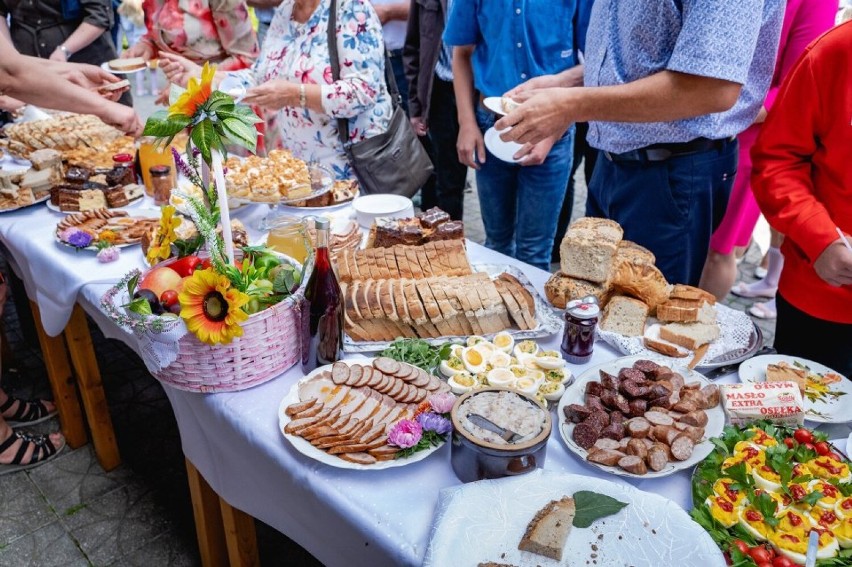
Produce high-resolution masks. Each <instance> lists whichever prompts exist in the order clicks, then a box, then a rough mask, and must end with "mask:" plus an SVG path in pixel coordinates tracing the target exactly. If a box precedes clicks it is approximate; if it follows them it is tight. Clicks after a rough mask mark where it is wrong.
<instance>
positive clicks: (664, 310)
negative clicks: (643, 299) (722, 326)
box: [657, 299, 716, 324]
mask: <svg viewBox="0 0 852 567" xmlns="http://www.w3.org/2000/svg"><path fill="white" fill-rule="evenodd" d="M657 319H659V320H660V321H664V322H670V323H707V324H712V323H715V322H716V308H715V307H713V306H712V305H710V304H709V303H707V302H706V301H704V300H703V299H702V300H699V301H696V302H695V305H677V304H671V303H670V301H664V302H663V303H661V304H659V305H657Z"/></svg>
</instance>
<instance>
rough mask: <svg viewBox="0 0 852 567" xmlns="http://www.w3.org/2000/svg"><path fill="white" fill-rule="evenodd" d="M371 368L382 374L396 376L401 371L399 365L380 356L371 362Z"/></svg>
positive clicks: (390, 359)
mask: <svg viewBox="0 0 852 567" xmlns="http://www.w3.org/2000/svg"><path fill="white" fill-rule="evenodd" d="M373 366H374V367H375V368H376V369H377V370H378V371H379V372H381V373H382V374H391V375H393V374H396V373H397V372H399V371H400V370H401V368H400V363H399V362H397V361H396V360H394V359H392V358H388V357H386V356H380V357H378V358H377V359H375V360H374V361H373Z"/></svg>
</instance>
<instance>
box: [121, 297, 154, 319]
mask: <svg viewBox="0 0 852 567" xmlns="http://www.w3.org/2000/svg"><path fill="white" fill-rule="evenodd" d="M127 308H128V309H129V310H131V311H133V312H134V313H138V314H140V315H153V312H152V311H151V304H150V303H148V300H147V299H145V298H144V297H140V298H138V299H134V300H133V301H131V302H130V303H129V304H128V305H127Z"/></svg>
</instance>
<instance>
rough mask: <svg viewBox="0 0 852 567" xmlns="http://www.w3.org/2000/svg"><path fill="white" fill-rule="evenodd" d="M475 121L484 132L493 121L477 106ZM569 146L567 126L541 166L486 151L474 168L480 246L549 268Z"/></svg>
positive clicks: (568, 170) (568, 163) (571, 139)
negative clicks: (481, 235) (481, 227)
mask: <svg viewBox="0 0 852 567" xmlns="http://www.w3.org/2000/svg"><path fill="white" fill-rule="evenodd" d="M476 121H477V122H478V124H479V128H480V130H482V132H485V131H486V130H488V128H490V127H492V126H493V125H494V122H495V116H494V114H493V113H492V112H490V111H488V110H486V109H484V108H482V107H477V109H476ZM573 147H574V129H573V128H572V129H571V130H569V131H568V132H566V133H565V135H564V136H562V138H561V139H560V140H559V141H558V142H556V143H555V144H554V145H553V148H552V149H551V150H550V153H549V154H548V155H547V159H545V161H544V163H542V164H541V165H530V166H521V165H516V164H513V163H508V162H505V161H503V160H501V159H500V158H498V157H497V156H495V155H494V154H492V153H491V152H487V156H486V160H485V163H484V164H482V166H481V168H480V169H479V170H478V171H477V172H476V186H477V190H478V192H479V207H480V209H481V210H482V222H483V224H484V225H485V246H487V247H488V248H491V249H492V250H496V251H497V252H502V253H503V254H506V255H507V256H512V257H513V258H517V259H518V260H520V261H521V262H526V263H527V264H532V265H533V266H535V267H537V268H541V269H543V270H549V269H550V249H551V247H552V245H553V238H554V236H555V235H556V224H557V222H558V221H559V211H560V210H561V209H562V201H563V200H564V199H565V188H566V187H567V184H568V175H569V174H570V173H571V160H572V154H573ZM486 151H487V150H486Z"/></svg>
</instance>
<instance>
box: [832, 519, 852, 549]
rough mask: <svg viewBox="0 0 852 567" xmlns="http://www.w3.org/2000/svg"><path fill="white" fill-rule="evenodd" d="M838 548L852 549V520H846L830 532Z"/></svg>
mask: <svg viewBox="0 0 852 567" xmlns="http://www.w3.org/2000/svg"><path fill="white" fill-rule="evenodd" d="M832 531H833V532H834V535H835V537H837V541H838V542H839V543H840V547H842V548H843V549H848V548H850V547H852V518H846V519H845V520H843V521H842V522H840V523H839V524H838V525H836V526H835V527H834V529H833V530H832Z"/></svg>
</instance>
